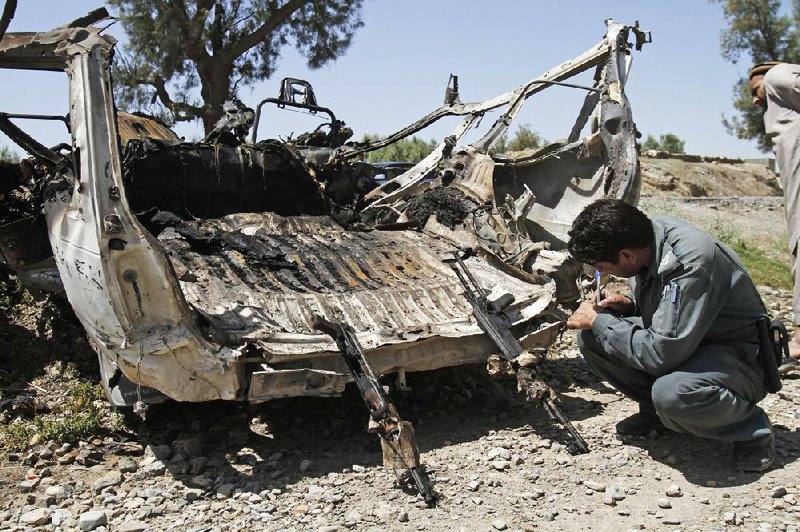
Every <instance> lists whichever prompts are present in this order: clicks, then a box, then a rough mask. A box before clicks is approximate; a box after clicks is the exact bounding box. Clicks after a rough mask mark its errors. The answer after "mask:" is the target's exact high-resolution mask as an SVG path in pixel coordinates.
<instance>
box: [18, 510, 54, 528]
mask: <svg viewBox="0 0 800 532" xmlns="http://www.w3.org/2000/svg"><path fill="white" fill-rule="evenodd" d="M19 522H20V523H21V524H23V525H29V526H42V525H46V524H48V523H49V522H50V510H48V509H47V508H37V509H35V510H31V511H30V512H25V513H24V514H22V515H21V516H20V518H19Z"/></svg>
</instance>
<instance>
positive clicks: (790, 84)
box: [750, 61, 800, 374]
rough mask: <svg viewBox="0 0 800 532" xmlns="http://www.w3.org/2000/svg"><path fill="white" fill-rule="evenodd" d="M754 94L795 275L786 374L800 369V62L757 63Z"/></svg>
mask: <svg viewBox="0 0 800 532" xmlns="http://www.w3.org/2000/svg"><path fill="white" fill-rule="evenodd" d="M750 95H751V96H752V97H753V103H754V104H756V105H760V106H761V107H764V108H765V111H764V129H766V132H767V136H768V137H769V138H770V139H771V140H772V145H773V148H774V150H775V159H776V160H777V162H778V170H779V172H780V174H781V183H782V184H783V197H784V207H785V209H786V225H787V227H788V231H789V251H790V252H791V254H792V276H793V277H794V291H793V292H792V311H793V312H794V338H793V339H792V341H791V342H790V343H789V352H790V354H791V358H790V359H789V361H788V362H787V363H785V364H784V365H783V366H781V368H780V372H781V373H782V374H786V373H790V372H794V371H798V370H800V362H799V361H798V359H800V262H798V261H799V260H800V252H798V247H797V244H798V240H800V65H792V64H789V63H779V62H777V61H768V62H766V63H759V64H757V65H756V66H754V67H753V68H751V69H750Z"/></svg>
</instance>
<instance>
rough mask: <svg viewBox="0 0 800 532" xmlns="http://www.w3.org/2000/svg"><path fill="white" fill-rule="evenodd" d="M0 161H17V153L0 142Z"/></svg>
mask: <svg viewBox="0 0 800 532" xmlns="http://www.w3.org/2000/svg"><path fill="white" fill-rule="evenodd" d="M0 161H7V162H9V163H18V162H19V154H18V153H17V152H15V151H14V150H13V149H12V148H9V147H8V146H6V145H5V144H0Z"/></svg>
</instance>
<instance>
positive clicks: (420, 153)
mask: <svg viewBox="0 0 800 532" xmlns="http://www.w3.org/2000/svg"><path fill="white" fill-rule="evenodd" d="M378 139H380V137H379V136H378V135H374V134H367V135H364V138H363V139H362V141H363V142H375V141H376V140H378ZM545 144H546V142H545V141H544V139H542V136H541V135H539V133H537V132H535V131H533V130H532V129H531V128H530V126H529V125H528V124H521V125H520V126H519V128H518V129H517V133H516V135H514V138H513V139H511V140H510V141H509V140H508V136H507V134H505V133H503V135H501V136H500V138H499V139H497V142H495V144H494V146H493V147H492V149H491V150H489V153H490V154H491V155H497V154H499V153H506V152H508V151H524V150H538V149H539V148H541V147H542V146H544V145H545ZM438 145H439V141H438V140H436V139H431V140H429V141H426V140H422V139H421V138H419V137H407V138H404V139H402V140H399V141H397V142H395V143H394V144H391V145H389V146H386V147H385V148H381V149H379V150H375V151H371V152H369V153H368V154H367V160H368V161H369V162H371V163H377V162H381V161H406V162H411V163H418V162H419V161H421V160H422V159H423V158H425V156H427V155H428V154H429V153H430V152H432V151H433V150H434V149H435V148H436V146H438Z"/></svg>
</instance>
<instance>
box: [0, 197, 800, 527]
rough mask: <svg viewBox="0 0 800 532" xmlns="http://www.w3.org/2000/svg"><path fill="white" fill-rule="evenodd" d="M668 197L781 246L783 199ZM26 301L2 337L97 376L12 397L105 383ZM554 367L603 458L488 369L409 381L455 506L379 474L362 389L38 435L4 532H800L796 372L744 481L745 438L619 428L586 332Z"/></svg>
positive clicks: (15, 466) (7, 474) (79, 348)
mask: <svg viewBox="0 0 800 532" xmlns="http://www.w3.org/2000/svg"><path fill="white" fill-rule="evenodd" d="M664 201H667V200H659V201H657V202H655V203H650V202H649V201H645V202H644V205H645V207H646V208H647V209H648V210H651V212H670V213H673V214H680V215H687V216H689V217H691V216H694V217H695V218H696V219H701V220H712V221H714V220H717V219H724V221H725V223H730V224H733V226H734V227H737V228H739V227H740V225H741V224H743V225H744V228H748V227H749V228H751V229H753V230H755V229H756V228H761V229H763V230H764V231H765V233H764V235H762V236H764V238H767V237H768V236H769V235H770V234H772V235H773V237H774V238H776V239H778V240H780V238H781V234H780V232H779V231H780V229H778V230H776V229H775V228H782V225H781V224H782V211H781V205H780V202H777V203H776V202H775V200H766V203H765V202H763V201H761V200H753V201H749V202H748V201H744V200H743V201H740V202H736V201H733V202H731V203H725V202H724V201H723V202H705V203H704V205H696V203H697V202H675V201H667V203H664ZM737 224H739V225H737ZM770 228H771V233H770ZM759 230H760V229H759ZM759 234H760V233H759ZM761 290H762V294H763V296H764V299H765V300H766V301H767V304H768V306H770V309H771V311H772V313H773V314H774V315H775V316H776V317H780V318H783V319H784V320H786V321H787V322H788V320H789V317H790V314H789V300H790V294H789V292H787V291H785V290H776V289H772V288H768V287H762V288H761ZM25 308H27V309H28V310H26V311H20V313H19V315H16V316H9V317H8V319H9V325H7V326H6V327H5V328H4V329H2V330H0V340H2V341H5V342H6V344H5V345H8V346H12V347H14V349H13V350H12V352H16V353H19V352H20V350H21V348H22V346H24V345H28V346H29V349H30V350H31V351H35V352H37V353H40V351H36V350H43V353H40V355H38V356H40V358H39V359H36V358H35V356H34V355H31V356H32V357H34V359H35V360H41V361H43V362H41V363H42V364H44V363H45V362H47V361H48V360H49V361H51V362H52V359H53V358H56V357H62V358H63V357H67V358H72V359H73V361H74V365H75V366H76V367H78V368H79V369H80V370H81V373H82V374H81V375H79V376H78V377H71V376H69V375H65V374H63V373H62V374H59V373H58V371H55V370H53V369H52V368H53V367H54V366H52V364H51V365H49V366H47V367H49V368H51V369H50V370H48V371H44V370H40V371H38V372H37V371H36V370H35V369H33V370H31V372H30V373H28V374H26V378H25V381H24V382H21V383H19V384H17V385H16V386H18V387H20V388H21V389H24V391H20V392H15V391H13V390H12V391H6V390H4V391H3V395H2V396H0V397H2V398H3V399H5V398H8V397H12V396H14V394H30V395H34V396H36V398H37V401H36V402H35V404H41V403H44V404H45V405H46V404H47V403H48V402H57V401H64V400H65V399H64V398H63V397H62V396H63V395H64V390H65V389H68V388H69V385H68V382H67V381H68V380H69V379H72V378H86V377H87V376H90V375H91V371H92V370H91V368H90V364H89V362H88V360H89V359H88V358H87V357H88V355H87V352H88V347H87V346H86V345H85V341H84V340H83V339H82V337H81V336H80V335H79V334H77V333H76V329H72V328H71V327H72V325H69V321H68V320H67V321H66V322H65V321H63V320H64V319H65V318H62V321H57V322H56V325H57V326H56V327H54V326H53V325H52V323H50V324H49V325H48V323H49V322H47V320H46V319H43V318H42V316H41V313H42V312H46V311H47V312H52V310H50V311H48V310H47V309H50V307H49V306H47V305H39V306H36V305H33V306H27V307H25ZM26 312H27V313H28V314H26ZM43 323H44V325H42V324H43ZM73 325H74V324H73ZM17 337H21V339H20V340H17V339H16V338H17ZM15 342H18V343H15ZM50 344H52V345H53V346H54V347H52V348H50V349H48V348H47V347H46V346H47V345H50ZM6 356H7V355H6ZM0 357H3V354H0ZM9 363H11V361H4V362H3V364H9ZM6 367H8V366H6ZM56 367H61V366H56ZM541 371H542V373H543V374H545V376H546V377H547V379H548V381H549V382H550V384H551V385H552V386H553V387H554V388H555V389H557V390H558V391H559V392H560V393H561V398H562V399H561V406H562V408H563V410H564V411H565V413H566V414H567V415H568V417H569V418H570V419H572V420H573V421H574V423H575V426H576V427H577V428H578V430H579V431H580V432H581V434H582V435H583V436H584V438H585V439H586V440H587V442H588V444H589V446H590V448H591V452H590V453H588V454H581V455H572V454H570V452H569V449H570V440H569V438H568V437H567V436H566V434H565V433H564V432H563V431H562V430H561V429H560V428H559V427H558V426H554V425H552V424H551V423H550V421H549V420H548V418H547V417H546V416H545V415H544V413H543V412H542V411H541V410H539V409H536V408H533V407H531V406H530V405H527V404H525V403H523V402H520V401H519V400H518V399H517V398H516V397H515V396H514V394H513V392H512V385H511V383H508V382H504V381H502V380H501V381H499V384H498V381H496V380H492V378H490V377H488V376H487V374H486V371H485V369H484V368H482V367H462V368H451V369H446V370H440V371H436V372H428V373H422V374H410V375H409V376H408V381H409V385H410V386H411V388H412V390H411V391H410V392H405V393H401V392H399V391H396V390H393V391H392V398H393V400H394V401H395V402H396V405H397V407H398V409H399V411H400V413H401V414H402V415H403V416H404V417H406V418H407V419H409V420H411V421H413V423H414V426H415V428H416V433H417V440H418V443H419V446H420V451H421V453H422V461H423V462H424V463H425V464H426V466H427V467H428V469H429V470H430V471H431V476H432V478H433V481H434V484H435V488H436V490H437V491H438V492H439V494H440V496H441V498H440V501H439V504H438V505H437V506H436V507H435V508H427V507H426V506H425V505H424V503H423V502H422V501H421V500H419V499H418V498H416V497H415V496H413V495H410V494H407V493H405V492H403V491H402V490H400V489H399V488H396V487H395V486H394V484H393V478H392V477H391V476H390V475H388V474H387V473H385V472H384V470H383V468H382V466H381V454H380V445H379V443H378V440H377V437H376V436H374V435H370V434H367V433H366V431H365V429H366V422H367V415H366V411H365V409H364V407H363V404H362V403H361V402H360V399H359V397H358V396H357V394H356V393H355V392H354V391H353V390H351V389H348V390H347V393H346V394H345V395H344V397H342V398H339V399H292V400H282V401H275V402H272V403H269V404H267V405H263V406H259V407H251V408H247V407H244V406H241V405H231V404H222V403H219V404H217V403H212V404H202V405H186V404H165V405H159V406H154V407H151V409H150V411H149V412H148V416H147V419H146V421H144V422H141V421H128V423H127V424H125V425H122V426H120V427H119V428H118V430H115V431H112V432H107V431H98V434H97V435H96V436H94V437H90V438H86V439H84V440H83V441H80V442H79V443H77V444H75V445H63V444H60V443H53V442H49V441H36V440H34V441H33V442H31V443H32V444H33V445H31V446H29V447H28V448H26V449H24V450H22V451H20V452H16V451H11V450H9V449H7V448H6V449H4V450H2V451H0V528H2V529H10V530H24V529H42V530H73V529H81V530H125V531H129V532H130V531H134V530H168V529H176V530H194V531H201V530H202V531H205V530H242V529H258V530H319V531H322V530H328V531H332V530H347V529H352V530H429V531H450V530H454V531H455V530H465V531H473V530H479V531H480V530H486V531H492V530H533V529H537V530H565V529H570V530H575V529H591V530H614V531H617V530H636V529H644V530H798V529H800V520H799V519H798V518H800V493H798V490H800V480H798V478H800V464H798V461H797V458H798V456H800V380H787V381H786V382H785V385H784V389H783V391H781V392H780V393H779V394H776V395H770V396H769V397H768V398H767V399H765V400H764V401H763V402H762V406H763V407H764V408H765V409H766V410H767V412H768V413H769V415H770V417H771V419H772V421H773V423H774V424H775V431H776V436H777V452H778V461H777V463H776V464H775V466H774V467H773V469H771V470H770V471H768V472H766V473H764V474H742V473H737V472H735V471H733V470H732V469H731V465H730V461H731V456H730V454H731V449H732V445H731V444H726V443H719V442H714V441H709V440H703V439H699V438H694V437H688V436H685V435H678V434H675V433H671V432H664V433H652V434H651V435H649V436H648V437H645V438H624V439H620V438H619V437H618V436H616V435H615V432H614V426H615V424H616V423H617V422H618V421H619V420H620V419H623V418H624V417H626V416H628V415H630V414H632V413H634V411H635V405H634V404H633V403H632V402H631V401H628V400H626V399H624V398H623V397H621V396H620V395H619V394H617V393H615V392H614V390H613V389H611V388H609V387H608V386H607V385H606V384H605V383H603V382H601V381H599V380H598V379H597V378H596V377H595V376H594V374H593V373H592V372H591V371H590V369H589V368H588V366H587V365H586V364H585V363H584V361H583V359H582V358H581V357H580V355H579V353H578V351H577V349H576V347H575V345H574V336H573V334H570V333H567V334H564V336H563V337H562V338H561V340H560V341H559V342H558V343H557V344H556V345H555V346H553V349H552V350H551V353H550V358H549V360H548V361H547V362H546V363H544V364H543V365H542V366H541ZM28 376H29V377H30V378H29V379H28ZM387 382H388V381H387ZM34 406H35V405H34Z"/></svg>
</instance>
